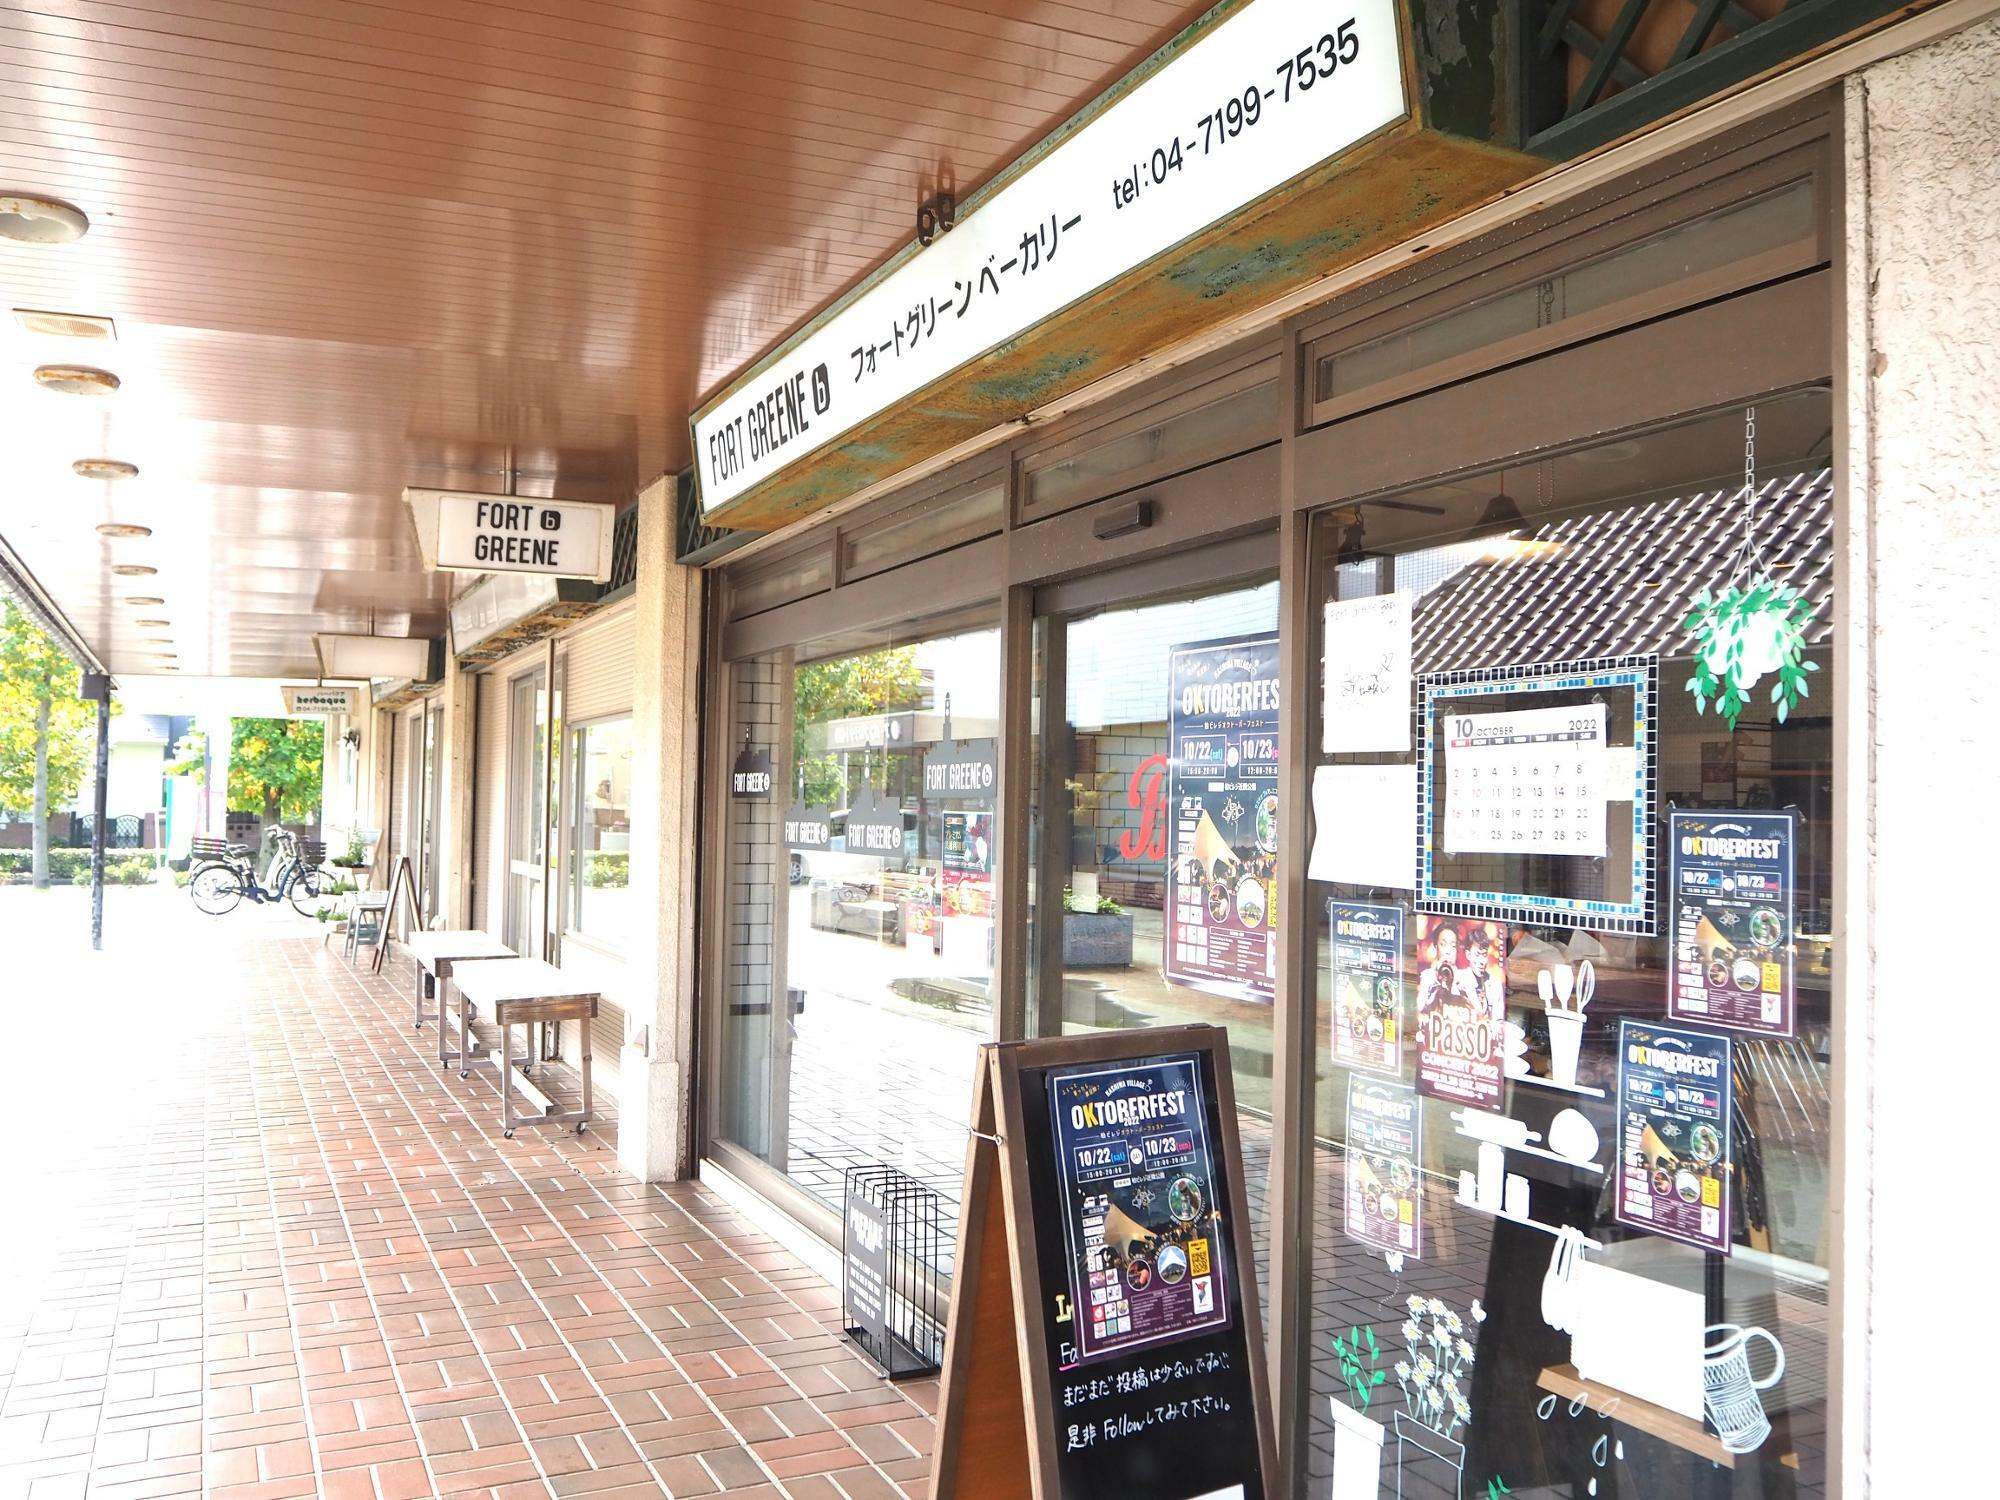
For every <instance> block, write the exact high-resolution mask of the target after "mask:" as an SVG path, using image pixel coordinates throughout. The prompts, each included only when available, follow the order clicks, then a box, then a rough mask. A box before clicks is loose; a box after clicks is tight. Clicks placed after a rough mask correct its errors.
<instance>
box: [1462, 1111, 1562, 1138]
mask: <svg viewBox="0 0 2000 1500" xmlns="http://www.w3.org/2000/svg"><path fill="white" fill-rule="evenodd" d="M1451 1117H1452V1118H1453V1119H1454V1120H1456V1121H1457V1122H1458V1128H1459V1129H1460V1130H1461V1131H1463V1132H1464V1133H1465V1134H1466V1135H1469V1136H1471V1137H1472V1138H1473V1139H1474V1140H1475V1141H1491V1142H1492V1143H1493V1144H1494V1145H1496V1146H1525V1145H1527V1144H1528V1142H1529V1141H1539V1140H1540V1139H1541V1136H1540V1134H1539V1133H1537V1132H1536V1131H1533V1130H1530V1129H1528V1124H1527V1121H1525V1120H1516V1119H1514V1118H1513V1117H1512V1116H1510V1115H1496V1114H1490V1113H1488V1112H1487V1111H1485V1110H1483V1109H1459V1110H1453V1111H1452V1116H1451Z"/></svg>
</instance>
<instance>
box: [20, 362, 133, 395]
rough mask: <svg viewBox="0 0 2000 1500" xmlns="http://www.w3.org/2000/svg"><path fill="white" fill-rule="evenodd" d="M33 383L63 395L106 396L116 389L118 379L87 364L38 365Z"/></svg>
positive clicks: (108, 372)
mask: <svg viewBox="0 0 2000 1500" xmlns="http://www.w3.org/2000/svg"><path fill="white" fill-rule="evenodd" d="M35 383H36V384H37V385H39V386H41V387H42V389H43V390H47V391H61V392H62V393H63V394H64V395H65V396H108V395H110V394H111V393H112V392H113V391H115V390H117V389H118V386H119V383H120V382H119V379H118V377H117V376H116V375H113V374H112V373H111V372H110V371H109V370H97V369H93V368H91V367H90V366H89V365H38V366H36V368H35Z"/></svg>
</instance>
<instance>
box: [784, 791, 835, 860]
mask: <svg viewBox="0 0 2000 1500" xmlns="http://www.w3.org/2000/svg"><path fill="white" fill-rule="evenodd" d="M785 847H786V848H787V849H796V850H798V851H799V852H800V853H801V854H818V853H822V852H824V851H825V850H828V849H831V848H832V847H833V809H832V808H829V807H807V806H806V805H805V804H804V803H803V802H794V803H793V804H792V805H791V806H790V807H787V808H786V809H785Z"/></svg>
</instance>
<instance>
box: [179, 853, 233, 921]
mask: <svg viewBox="0 0 2000 1500" xmlns="http://www.w3.org/2000/svg"><path fill="white" fill-rule="evenodd" d="M188 894H189V895H190V896H192V897H193V898H194V904H195V909H196V910H198V911H204V912H207V913H208V915H210V916H211V917H219V916H221V915H222V914H223V913H224V912H229V911H234V910H235V909H236V903H237V902H239V901H241V900H242V899H243V882H242V881H241V880H240V879H238V878H237V874H236V872H235V871H234V870H232V869H230V868H229V867H228V866H227V865H209V866H208V867H207V868H205V869H203V870H202V871H201V872H200V873H198V874H197V875H196V876H195V877H194V879H192V880H190V881H189V882H188Z"/></svg>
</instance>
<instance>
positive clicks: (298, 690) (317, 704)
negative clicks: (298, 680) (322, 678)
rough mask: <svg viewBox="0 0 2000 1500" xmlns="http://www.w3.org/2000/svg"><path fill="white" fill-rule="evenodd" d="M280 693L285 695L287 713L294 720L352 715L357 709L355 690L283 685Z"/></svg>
mask: <svg viewBox="0 0 2000 1500" xmlns="http://www.w3.org/2000/svg"><path fill="white" fill-rule="evenodd" d="M278 691H279V692H281V693H283V694H284V697H285V712H286V713H288V714H290V715H292V716H293V717H294V718H307V717H311V716H313V715H317V714H327V715H332V714H351V713H353V712H354V708H355V699H354V689H353V688H347V687H287V686H282V685H281V686H280V687H279V689H278Z"/></svg>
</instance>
